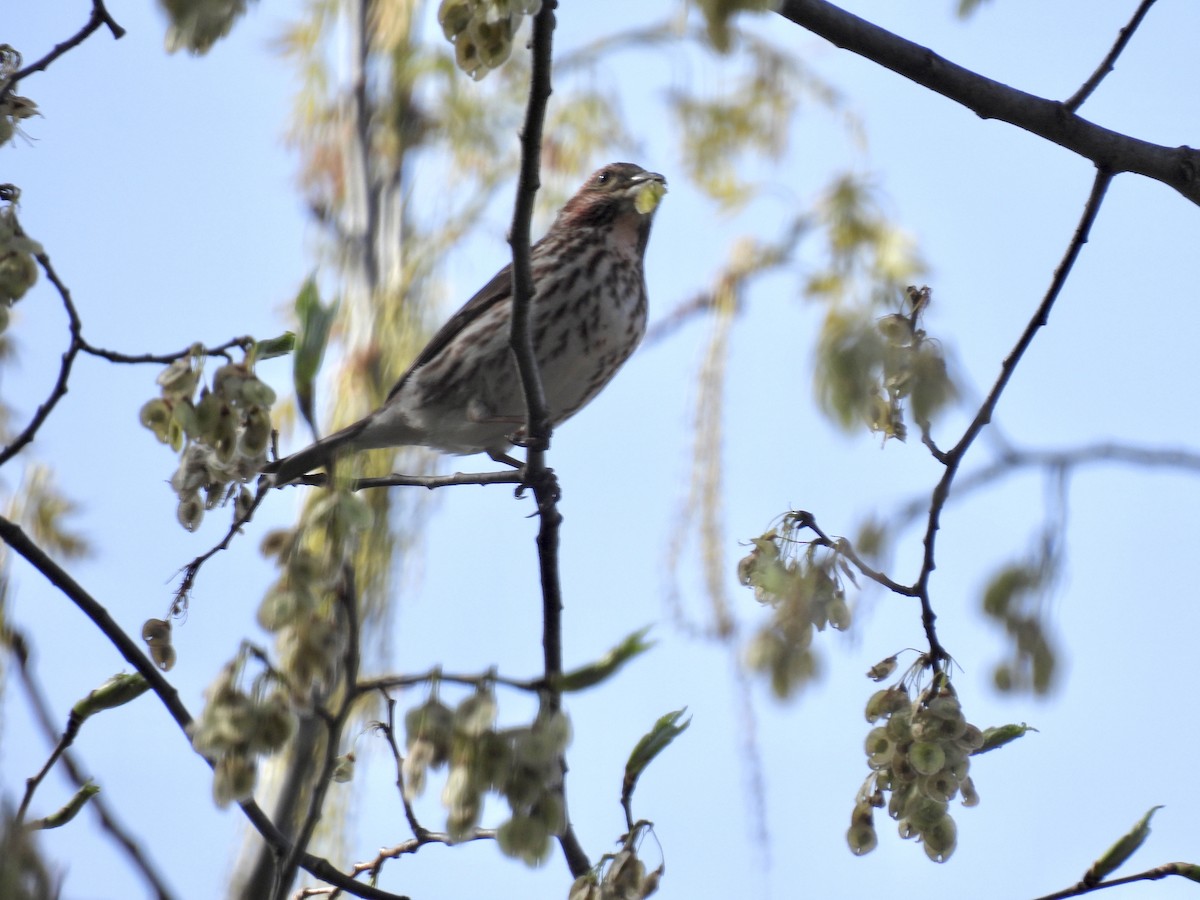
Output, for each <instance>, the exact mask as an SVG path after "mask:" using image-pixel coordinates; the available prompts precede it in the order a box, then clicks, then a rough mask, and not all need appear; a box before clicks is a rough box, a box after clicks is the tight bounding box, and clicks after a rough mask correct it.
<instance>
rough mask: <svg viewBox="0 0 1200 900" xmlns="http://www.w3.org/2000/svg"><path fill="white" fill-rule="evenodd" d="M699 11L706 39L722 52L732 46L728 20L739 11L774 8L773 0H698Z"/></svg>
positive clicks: (731, 33) (759, 10) (760, 10)
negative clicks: (702, 18) (702, 16)
mask: <svg viewBox="0 0 1200 900" xmlns="http://www.w3.org/2000/svg"><path fill="white" fill-rule="evenodd" d="M697 5H698V6H699V7H700V11H701V12H702V13H703V14H704V21H705V24H706V26H707V27H708V39H709V40H710V41H712V45H713V46H714V47H716V48H717V49H718V50H720V51H721V52H722V53H724V52H728V51H729V50H730V49H731V48H732V47H733V46H734V37H735V35H734V32H733V30H732V29H731V28H730V25H729V20H730V19H731V18H733V17H734V16H735V15H736V14H737V13H740V12H766V11H767V10H769V9H772V8H774V6H775V5H776V3H775V0H699V2H698V4H697Z"/></svg>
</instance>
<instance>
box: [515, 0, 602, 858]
mask: <svg viewBox="0 0 1200 900" xmlns="http://www.w3.org/2000/svg"><path fill="white" fill-rule="evenodd" d="M557 5H558V4H557V3H556V0H544V2H543V3H542V8H541V9H540V10H539V11H538V14H537V15H536V16H534V17H533V37H532V40H531V42H530V45H531V49H532V53H531V55H532V64H531V71H530V76H529V101H528V104H527V105H526V107H525V124H524V126H523V127H522V129H521V175H520V178H519V180H518V182H517V198H516V202H515V204H514V206H513V221H512V231H511V233H510V234H509V243H510V244H511V245H512V251H513V290H512V293H513V310H512V332H511V338H510V340H511V343H512V348H513V354H514V356H515V357H516V361H517V369H518V370H519V372H520V374H521V387H522V389H523V391H524V394H525V409H526V413H527V419H528V423H527V425H526V428H525V437H526V439H527V442H528V445H527V448H526V457H525V469H524V471H523V476H524V483H525V484H528V485H529V486H530V487H532V489H533V495H534V499H535V500H536V501H537V509H538V515H539V517H540V526H539V528H538V536H537V548H538V568H539V572H540V575H541V583H542V653H543V659H544V663H545V672H544V677H545V679H546V684H547V685H549V687H548V688H547V691H546V693H545V695H544V696H545V697H546V703H547V705H548V706H549V707H550V708H551V709H553V710H557V709H559V708H561V706H562V696H561V694H560V693H559V691H558V688H556V687H554V685H556V684H557V683H558V679H559V676H561V675H562V585H561V582H560V579H559V571H558V540H559V528H560V526H561V525H562V514H561V513H560V512H559V511H558V484H557V481H556V480H555V478H554V474H553V472H551V471H550V470H549V469H547V468H546V448H547V447H548V446H549V444H550V414H549V411H548V409H547V407H546V396H545V393H544V391H543V389H542V379H541V374H540V373H539V371H538V363H537V356H536V355H535V354H534V349H533V332H532V329H531V327H530V322H529V305H530V301H531V300H532V299H533V293H534V284H533V267H532V265H531V263H530V258H529V255H530V240H529V221H530V219H531V218H532V216H533V201H534V198H535V197H536V195H537V190H538V187H539V178H538V171H539V169H540V165H541V151H542V124H543V122H544V120H545V117H546V103H547V101H548V100H549V99H550V93H551V90H552V89H551V85H550V66H551V60H552V53H553V41H554V10H555V7H556V6H557ZM566 770H567V767H566V762H565V760H564V761H563V763H562V771H563V778H564V779H565V778H566ZM559 792H560V795H561V797H562V801H563V809H564V819H565V821H566V826H565V827H564V829H563V833H562V834H560V835H559V836H558V841H559V845H560V846H561V847H562V850H563V855H564V856H565V857H566V860H567V866H568V867H569V868H570V870H571V874H572V875H573V876H575V877H576V878H578V877H579V876H580V875H582V874H584V873H585V872H587V871H588V870H589V869H590V868H591V861H590V860H589V859H588V857H587V854H586V853H585V852H584V850H583V847H582V846H581V845H580V843H579V838H578V837H577V836H576V835H575V830H574V829H573V828H572V826H571V821H570V815H569V814H568V813H566V812H565V811H566V809H567V805H566V801H567V798H566V790H565V787H560V788H559Z"/></svg>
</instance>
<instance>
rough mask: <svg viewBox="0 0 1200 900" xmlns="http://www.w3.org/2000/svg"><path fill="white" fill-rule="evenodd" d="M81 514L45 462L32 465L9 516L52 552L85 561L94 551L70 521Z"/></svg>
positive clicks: (29, 466) (27, 471)
mask: <svg viewBox="0 0 1200 900" xmlns="http://www.w3.org/2000/svg"><path fill="white" fill-rule="evenodd" d="M78 511H79V507H78V505H77V504H76V503H75V501H73V500H71V499H70V498H69V497H67V496H66V495H65V494H63V493H62V492H61V491H59V489H58V487H57V485H56V484H55V482H54V471H53V470H52V469H51V468H50V467H49V466H47V465H45V464H43V463H31V464H29V465H28V466H26V468H25V472H24V474H23V476H22V478H21V483H20V485H19V486H18V487H17V489H16V491H14V492H13V495H12V497H10V498H9V501H8V504H7V509H6V511H5V516H6V518H8V519H10V520H12V521H14V522H16V523H17V524H19V525H20V526H21V527H23V528H25V529H26V530H27V531H28V532H29V535H30V537H32V538H33V539H34V541H36V542H37V543H38V544H39V545H40V546H41V547H42V548H43V549H44V550H46V551H47V552H48V553H50V554H52V555H53V554H57V555H58V556H61V557H62V558H63V559H81V558H83V557H86V556H89V555H90V554H91V552H92V548H91V545H90V544H89V543H88V540H87V538H86V537H84V536H83V535H82V534H80V533H79V532H77V531H75V530H73V529H72V528H71V527H70V524H69V522H68V520H69V519H70V518H71V517H72V516H73V515H75V514H76V513H78Z"/></svg>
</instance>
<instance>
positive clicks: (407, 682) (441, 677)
mask: <svg viewBox="0 0 1200 900" xmlns="http://www.w3.org/2000/svg"><path fill="white" fill-rule="evenodd" d="M435 681H443V682H445V683H446V684H461V685H464V686H466V687H479V686H480V685H481V684H500V685H504V686H505V687H509V688H512V689H513V690H517V691H529V692H534V693H537V692H541V691H544V690H546V682H545V680H544V679H541V678H535V679H529V680H521V679H519V678H505V677H504V676H503V675H498V674H496V673H495V672H487V673H481V674H478V675H467V674H454V673H452V672H443V671H442V670H441V669H438V668H436V667H435V668H433V669H430V670H429V671H428V672H425V673H423V674H419V675H380V676H379V677H377V678H365V679H363V680H361V681H359V683H358V684H357V685H356V686H355V693H356V694H369V693H371V692H372V691H388V690H391V689H393V688H406V687H413V686H414V685H418V684H431V683H432V682H435Z"/></svg>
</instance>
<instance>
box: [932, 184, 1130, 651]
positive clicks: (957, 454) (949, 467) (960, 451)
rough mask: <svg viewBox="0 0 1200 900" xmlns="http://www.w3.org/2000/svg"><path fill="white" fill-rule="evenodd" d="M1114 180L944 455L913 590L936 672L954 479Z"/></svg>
mask: <svg viewBox="0 0 1200 900" xmlns="http://www.w3.org/2000/svg"><path fill="white" fill-rule="evenodd" d="M1111 181H1112V173H1111V172H1109V171H1107V170H1105V169H1097V170H1096V178H1095V181H1094V182H1093V183H1092V191H1091V194H1090V195H1089V196H1088V200H1087V204H1086V205H1085V206H1084V210H1083V215H1082V216H1081V218H1080V220H1079V225H1078V226H1077V227H1076V229H1075V234H1074V235H1073V236H1072V238H1071V242H1070V244H1069V245H1068V246H1067V250H1066V253H1065V254H1064V256H1063V259H1062V262H1060V263H1059V265H1058V268H1057V269H1056V270H1055V272H1054V278H1053V279H1052V280H1051V282H1050V287H1049V289H1048V290H1047V291H1046V295H1045V296H1044V297H1043V298H1042V302H1041V303H1040V304H1039V305H1038V308H1037V310H1036V311H1035V312H1034V314H1033V317H1032V318H1031V319H1030V320H1029V323H1028V324H1027V325H1026V326H1025V331H1024V332H1023V333H1022V334H1021V337H1020V338H1019V339H1018V340H1017V343H1016V346H1015V347H1013V349H1012V351H1011V352H1010V353H1009V354H1008V356H1007V357H1006V358H1005V360H1004V363H1003V364H1002V365H1001V367H1000V374H999V376H998V377H997V378H996V383H995V384H993V385H992V389H991V390H990V391H989V392H988V395H987V397H986V398H985V399H984V401H983V404H982V405H981V406H980V407H979V411H978V412H977V413H976V414H975V418H974V419H973V420H972V421H971V424H970V425H968V426H967V429H966V431H965V432H964V433H963V436H962V437H961V438H960V439H959V441H958V443H957V444H955V445H954V447H953V448H951V449H950V450H948V451H947V452H946V458H945V460H944V462H945V465H946V469H945V471H944V472H943V473H942V477H941V479H940V480H939V481H938V483H937V486H936V487H935V488H934V489H933V496H932V499H931V500H930V503H929V520H928V525H927V526H926V528H925V538H924V545H925V553H924V557H923V558H922V561H921V572H920V575H919V576H918V577H917V580H916V582H915V583H914V584H913V591H914V593H915V595H916V596H917V597H918V598H919V599H920V601H921V622H922V624H923V625H924V627H925V636H926V638H927V639H928V641H929V655H930V660H931V662H932V665H933V668H934V670H935V671H937V670H938V669H939V668H940V667H941V664H942V662H944V661H945V660H948V659H949V654H947V653H946V650H945V648H944V647H943V646H942V645H941V642H940V641H939V640H938V637H937V631H936V629H935V627H934V622H935V621H936V619H937V615H936V614H935V613H934V611H933V605H932V603H931V602H930V598H929V578H930V576H931V575H932V574H933V570H934V568H936V564H935V562H934V546H935V543H936V541H937V532H938V529H939V528H940V527H941V516H942V510H943V509H944V508H945V506H946V501H947V500H948V499H949V497H950V486H951V485H952V484H953V482H954V477H955V475H957V474H958V469H959V466H960V465H961V463H962V460H963V457H964V456H965V455H966V452H967V450H968V449H969V448H970V446H971V444H972V443H973V442H974V441H975V438H977V437H978V436H979V433H980V432H981V431H982V430H983V429H984V427H985V426H986V425H987V424H988V423H989V422H990V421H991V420H992V415H993V414H994V413H995V411H996V405H997V404H998V403H999V402H1000V395H1001V394H1002V393H1003V392H1004V388H1005V387H1006V386H1007V385H1008V382H1009V380H1010V379H1011V378H1012V376H1013V373H1014V372H1015V371H1016V368H1017V364H1018V363H1019V362H1020V361H1021V357H1022V356H1024V354H1025V351H1026V350H1027V349H1029V345H1030V344H1031V343H1033V338H1034V336H1035V335H1036V334H1037V333H1038V331H1039V330H1040V329H1041V328H1042V326H1043V325H1045V324H1046V322H1047V320H1048V319H1049V317H1050V310H1051V309H1052V308H1053V306H1054V302H1055V300H1057V299H1058V295H1059V293H1060V292H1061V291H1062V288H1063V285H1065V284H1066V281H1067V276H1068V275H1070V273H1071V269H1072V267H1073V266H1074V265H1075V260H1076V259H1078V257H1079V253H1080V251H1081V250H1082V249H1083V245H1084V244H1085V243H1087V239H1088V234H1089V233H1090V231H1091V228H1092V223H1094V222H1095V221H1096V216H1097V214H1098V213H1099V212H1100V205H1101V203H1102V202H1103V200H1104V195H1105V193H1106V192H1107V190H1108V186H1109V184H1110V183H1111Z"/></svg>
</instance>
